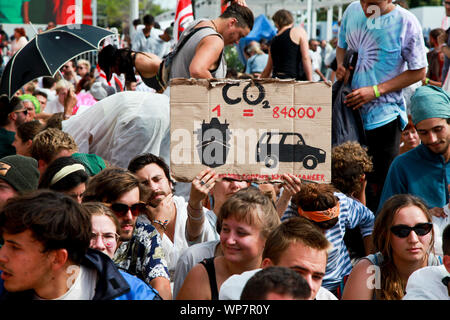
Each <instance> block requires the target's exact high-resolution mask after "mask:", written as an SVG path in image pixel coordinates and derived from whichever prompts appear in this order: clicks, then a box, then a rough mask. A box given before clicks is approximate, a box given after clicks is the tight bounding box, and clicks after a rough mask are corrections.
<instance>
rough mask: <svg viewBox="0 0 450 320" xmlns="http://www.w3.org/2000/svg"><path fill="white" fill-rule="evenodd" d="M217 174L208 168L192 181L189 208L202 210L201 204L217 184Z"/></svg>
mask: <svg viewBox="0 0 450 320" xmlns="http://www.w3.org/2000/svg"><path fill="white" fill-rule="evenodd" d="M217 177H218V175H217V173H216V172H215V171H214V170H212V169H210V168H207V169H205V170H203V171H201V172H200V173H199V174H198V175H197V176H196V177H195V179H194V180H193V181H192V187H191V193H190V196H189V206H191V207H192V208H193V209H201V208H202V205H201V202H202V200H203V199H205V197H207V196H208V193H209V191H211V189H212V188H213V187H214V185H215V184H216V179H217Z"/></svg>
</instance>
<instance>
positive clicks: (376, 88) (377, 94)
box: [372, 85, 381, 98]
mask: <svg viewBox="0 0 450 320" xmlns="http://www.w3.org/2000/svg"><path fill="white" fill-rule="evenodd" d="M372 88H373V92H374V93H375V97H376V98H379V97H380V96H381V94H380V91H378V85H374V86H373V87H372Z"/></svg>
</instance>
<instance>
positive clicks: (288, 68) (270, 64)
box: [260, 9, 312, 81]
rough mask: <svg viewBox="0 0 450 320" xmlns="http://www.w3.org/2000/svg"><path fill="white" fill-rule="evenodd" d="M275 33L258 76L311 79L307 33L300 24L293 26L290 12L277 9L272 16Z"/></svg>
mask: <svg viewBox="0 0 450 320" xmlns="http://www.w3.org/2000/svg"><path fill="white" fill-rule="evenodd" d="M272 20H273V22H274V23H275V27H276V28H277V29H278V33H277V35H276V36H275V37H274V38H273V39H272V42H271V45H270V49H269V59H268V60H267V65H266V68H265V69H264V71H263V72H262V73H261V76H260V78H269V77H270V75H271V74H272V78H279V79H288V78H291V79H295V80H308V81H311V80H312V64H311V58H310V55H309V44H308V35H307V33H306V31H305V29H304V28H302V27H301V26H298V27H294V18H293V17H292V14H291V13H290V12H289V11H288V10H285V9H281V10H278V11H277V12H275V14H274V15H273V17H272Z"/></svg>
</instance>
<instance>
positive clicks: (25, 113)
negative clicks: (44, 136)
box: [14, 109, 28, 115]
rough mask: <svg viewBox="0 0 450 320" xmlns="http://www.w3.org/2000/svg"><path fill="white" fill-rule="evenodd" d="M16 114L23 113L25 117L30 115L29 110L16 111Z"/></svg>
mask: <svg viewBox="0 0 450 320" xmlns="http://www.w3.org/2000/svg"><path fill="white" fill-rule="evenodd" d="M14 112H15V113H20V112H23V114H24V115H27V114H28V109H23V110H17V111H14Z"/></svg>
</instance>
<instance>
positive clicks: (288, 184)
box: [281, 173, 302, 197]
mask: <svg viewBox="0 0 450 320" xmlns="http://www.w3.org/2000/svg"><path fill="white" fill-rule="evenodd" d="M281 180H283V181H284V184H283V188H284V190H283V193H285V192H286V195H289V197H292V196H293V195H294V194H296V193H297V192H299V191H300V189H301V186H302V181H301V180H300V179H299V178H297V177H296V176H294V175H293V174H290V173H285V174H283V175H282V177H281Z"/></svg>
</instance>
